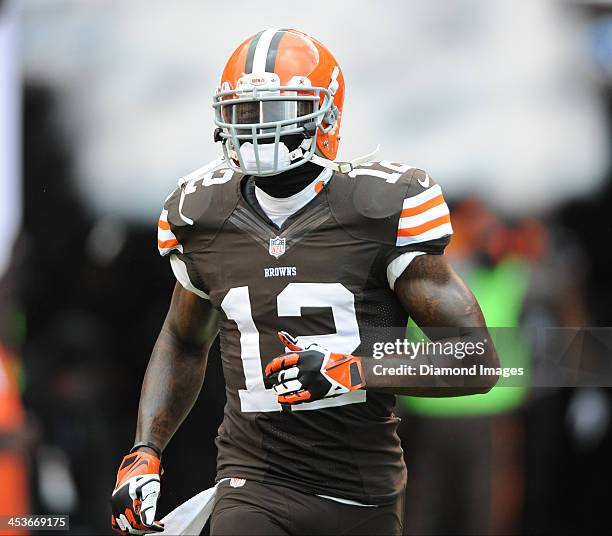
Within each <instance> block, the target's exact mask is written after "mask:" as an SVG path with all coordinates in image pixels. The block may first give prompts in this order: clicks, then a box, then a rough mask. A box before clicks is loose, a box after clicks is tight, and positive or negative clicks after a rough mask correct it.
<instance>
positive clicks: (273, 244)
mask: <svg viewBox="0 0 612 536" xmlns="http://www.w3.org/2000/svg"><path fill="white" fill-rule="evenodd" d="M268 251H269V252H270V255H272V256H273V257H276V258H277V259H278V258H279V257H280V256H281V255H282V254H283V253H285V239H284V238H281V237H279V236H277V237H276V238H270V248H269V250H268Z"/></svg>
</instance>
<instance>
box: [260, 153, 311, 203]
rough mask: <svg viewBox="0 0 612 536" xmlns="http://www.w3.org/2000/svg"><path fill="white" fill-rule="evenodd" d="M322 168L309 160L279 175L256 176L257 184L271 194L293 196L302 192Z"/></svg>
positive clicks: (280, 196)
mask: <svg viewBox="0 0 612 536" xmlns="http://www.w3.org/2000/svg"><path fill="white" fill-rule="evenodd" d="M321 171H322V170H321V168H320V167H319V166H317V165H316V164H313V163H311V162H307V163H306V164H304V165H302V166H299V167H297V168H295V169H290V170H289V171H285V172H284V173H280V174H279V175H273V176H271V177H254V179H255V185H256V186H257V187H258V188H260V189H261V190H263V191H264V192H265V193H267V194H268V195H269V196H272V197H277V198H282V197H291V196H292V195H295V194H297V193H298V192H301V191H302V190H303V189H304V188H306V187H307V186H308V185H309V184H310V183H311V182H312V181H314V180H315V179H316V178H317V177H318V176H319V175H320V174H321Z"/></svg>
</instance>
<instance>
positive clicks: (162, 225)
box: [157, 220, 170, 231]
mask: <svg viewBox="0 0 612 536" xmlns="http://www.w3.org/2000/svg"><path fill="white" fill-rule="evenodd" d="M157 226H158V227H159V228H160V229H163V230H164V231H169V230H170V224H169V223H168V222H167V221H164V220H159V221H158V222H157Z"/></svg>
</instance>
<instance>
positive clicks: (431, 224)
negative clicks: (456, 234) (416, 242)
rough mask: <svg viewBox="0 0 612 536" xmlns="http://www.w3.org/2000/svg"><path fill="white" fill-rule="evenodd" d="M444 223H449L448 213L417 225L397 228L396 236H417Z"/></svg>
mask: <svg viewBox="0 0 612 536" xmlns="http://www.w3.org/2000/svg"><path fill="white" fill-rule="evenodd" d="M445 223H448V224H450V214H445V215H444V216H440V217H439V218H434V219H433V220H429V221H428V222H426V223H423V224H421V225H417V226H415V227H405V228H400V229H398V230H397V236H412V237H415V236H418V235H421V234H423V233H425V232H426V231H430V230H431V229H435V228H436V227H439V226H441V225H443V224H445Z"/></svg>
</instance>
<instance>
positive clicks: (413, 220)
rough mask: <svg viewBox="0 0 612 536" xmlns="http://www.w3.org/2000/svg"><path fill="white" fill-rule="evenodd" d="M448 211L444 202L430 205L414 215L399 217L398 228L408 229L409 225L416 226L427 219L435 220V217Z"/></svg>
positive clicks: (427, 220)
mask: <svg viewBox="0 0 612 536" xmlns="http://www.w3.org/2000/svg"><path fill="white" fill-rule="evenodd" d="M448 213H449V210H448V206H447V205H446V203H442V204H441V205H437V206H435V207H432V208H430V209H428V210H425V211H424V212H421V213H420V214H417V215H415V216H409V217H407V218H400V220H399V225H398V230H399V229H408V228H411V227H418V226H419V225H423V224H425V223H427V222H429V221H432V220H435V219H436V218H440V217H441V216H445V215H446V214H448Z"/></svg>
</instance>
